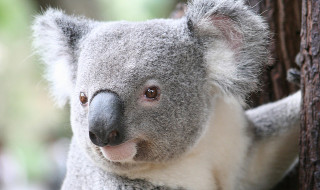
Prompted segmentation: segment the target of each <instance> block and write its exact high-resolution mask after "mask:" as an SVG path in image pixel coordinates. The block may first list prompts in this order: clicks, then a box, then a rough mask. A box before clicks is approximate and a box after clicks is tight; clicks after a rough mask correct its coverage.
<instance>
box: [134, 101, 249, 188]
mask: <svg viewBox="0 0 320 190" xmlns="http://www.w3.org/2000/svg"><path fill="white" fill-rule="evenodd" d="M246 125H247V123H246V120H245V117H244V113H243V110H242V108H241V106H240V105H239V104H238V103H237V102H235V101H233V100H229V99H228V100H225V99H217V101H216V105H215V110H214V111H213V112H212V115H211V118H210V120H209V122H208V127H207V130H206V131H205V133H204V135H203V136H202V138H201V139H200V141H199V142H198V143H197V145H196V146H195V147H193V148H192V149H191V150H190V152H189V153H187V154H186V155H185V156H184V157H182V158H180V159H178V160H176V161H173V162H170V163H166V164H160V165H156V166H152V167H151V168H150V169H148V170H147V171H144V172H139V173H135V174H131V175H129V176H128V177H130V178H144V179H147V180H148V181H151V182H152V183H154V184H157V185H165V186H169V187H172V188H177V187H183V188H186V189H190V190H210V189H212V190H216V189H217V190H218V189H219V190H232V189H235V186H236V183H237V182H236V180H237V177H238V176H239V175H240V174H241V166H243V162H244V157H245V155H246V153H247V147H248V144H249V138H248V137H247V136H246V134H245V126H246Z"/></svg>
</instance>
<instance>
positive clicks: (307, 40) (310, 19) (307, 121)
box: [299, 0, 320, 190]
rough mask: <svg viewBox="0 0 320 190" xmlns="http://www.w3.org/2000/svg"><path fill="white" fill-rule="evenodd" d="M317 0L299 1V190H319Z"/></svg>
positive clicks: (319, 19) (319, 28) (319, 9)
mask: <svg viewBox="0 0 320 190" xmlns="http://www.w3.org/2000/svg"><path fill="white" fill-rule="evenodd" d="M319 12H320V0H303V2H302V28H301V48H300V54H301V56H300V57H301V60H300V61H301V62H302V67H301V92H302V106H301V108H302V110H301V111H302V113H301V134H300V167H299V175H300V176H299V189H300V190H307V189H308V190H311V189H312V190H315V189H320V13H319Z"/></svg>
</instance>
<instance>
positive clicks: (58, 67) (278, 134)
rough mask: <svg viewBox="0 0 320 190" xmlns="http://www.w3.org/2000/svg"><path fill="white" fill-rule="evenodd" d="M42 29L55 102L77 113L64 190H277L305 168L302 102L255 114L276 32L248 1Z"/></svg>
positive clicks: (51, 15)
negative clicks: (248, 103)
mask: <svg viewBox="0 0 320 190" xmlns="http://www.w3.org/2000/svg"><path fill="white" fill-rule="evenodd" d="M33 29H34V37H35V46H36V48H37V49H38V51H39V54H40V55H41V57H42V59H43V61H44V62H45V63H46V65H47V71H48V72H47V78H48V80H49V81H50V82H51V83H52V94H53V96H54V97H55V98H56V100H57V102H58V103H59V104H61V105H63V104H65V103H66V102H67V101H69V102H70V105H71V125H72V131H73V134H74V136H73V139H72V143H71V147H70V152H69V158H68V163H67V175H66V179H65V181H64V184H63V187H62V189H115V190H116V189H186V190H189V189H190V190H192V189H197V190H202V189H203V190H208V189H213V190H216V189H224V190H233V189H237V190H239V189H240V190H241V189H246V190H250V189H252V190H253V189H269V188H271V187H272V186H273V185H275V184H276V183H277V182H278V181H279V180H281V178H282V177H283V176H284V175H285V174H286V172H287V171H289V170H290V167H291V166H292V165H294V163H295V160H296V157H297V151H298V148H297V143H298V141H297V136H298V125H299V105H300V93H299V92H298V93H296V94H294V95H292V96H290V97H287V98H286V99H283V100H280V101H278V102H275V103H271V104H267V105H264V106H261V107H258V108H255V109H252V110H249V111H246V112H245V111H244V110H243V102H244V97H245V96H246V95H247V94H248V93H250V92H252V91H254V90H256V89H257V87H258V74H259V71H260V69H261V67H262V66H263V64H264V63H265V62H266V61H267V60H268V51H267V49H266V47H267V45H268V30H267V26H266V24H265V23H264V22H263V20H262V19H261V18H260V17H259V16H258V15H256V14H254V13H253V12H252V11H251V10H250V9H249V8H248V7H247V6H246V5H244V3H243V2H242V1H234V0H194V1H192V2H190V3H189V4H188V11H187V14H186V16H185V17H183V18H181V19H177V20H173V19H155V20H149V21H145V22H126V21H120V22H97V21H92V20H88V19H85V18H80V17H73V16H67V15H65V14H64V13H63V12H61V11H58V10H53V9H49V10H47V11H46V12H45V13H44V15H42V16H39V17H37V19H36V21H35V23H34V26H33ZM288 145H289V146H288Z"/></svg>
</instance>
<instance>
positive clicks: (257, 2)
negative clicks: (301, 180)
mask: <svg viewBox="0 0 320 190" xmlns="http://www.w3.org/2000/svg"><path fill="white" fill-rule="evenodd" d="M247 2H248V5H249V6H251V7H252V8H253V9H254V10H255V11H256V12H258V13H259V14H261V15H262V16H263V17H264V18H265V19H266V21H267V22H268V24H269V27H270V31H271V33H272V38H271V44H270V47H269V50H270V53H271V55H270V60H269V64H268V65H267V66H266V68H265V69H264V72H263V74H262V76H261V80H262V86H261V87H262V89H261V91H259V92H257V93H253V94H252V95H251V97H250V98H249V100H248V101H249V102H248V104H249V105H250V106H251V107H255V106H258V105H261V104H264V103H267V102H271V101H275V100H278V99H281V98H283V97H286V96H288V95H289V94H290V93H293V92H295V91H297V90H298V88H297V87H296V86H294V85H293V84H290V83H289V82H288V81H287V80H286V72H287V70H288V69H290V68H294V67H296V64H295V57H296V55H297V54H298V53H299V49H300V29H301V0H248V1H247ZM297 189H298V167H296V168H295V169H294V170H293V171H292V172H291V173H289V174H288V175H287V176H286V177H285V178H284V179H283V180H282V181H281V182H280V183H279V184H278V185H277V186H276V187H275V188H274V189H273V190H297Z"/></svg>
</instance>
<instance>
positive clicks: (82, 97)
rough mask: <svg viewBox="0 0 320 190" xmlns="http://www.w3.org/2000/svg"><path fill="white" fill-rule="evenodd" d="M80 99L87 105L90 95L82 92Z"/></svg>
mask: <svg viewBox="0 0 320 190" xmlns="http://www.w3.org/2000/svg"><path fill="white" fill-rule="evenodd" d="M79 99H80V102H81V104H82V105H85V104H86V103H88V97H87V96H86V94H85V93H84V92H80V96H79Z"/></svg>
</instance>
